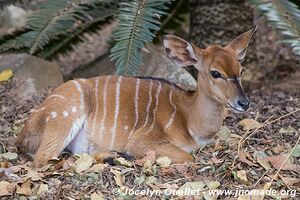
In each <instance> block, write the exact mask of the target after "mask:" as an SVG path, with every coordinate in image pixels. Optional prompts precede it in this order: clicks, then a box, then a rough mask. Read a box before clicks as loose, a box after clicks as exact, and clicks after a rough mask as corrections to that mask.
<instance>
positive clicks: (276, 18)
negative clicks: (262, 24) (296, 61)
mask: <svg viewBox="0 0 300 200" xmlns="http://www.w3.org/2000/svg"><path fill="white" fill-rule="evenodd" d="M251 1H252V2H253V3H254V4H255V5H256V6H257V8H258V9H259V10H260V11H262V13H263V14H264V15H265V16H266V17H267V19H268V21H269V22H271V23H272V24H273V25H274V26H276V27H277V28H278V29H279V30H280V31H281V33H282V34H283V35H285V36H286V37H287V39H285V40H283V41H282V42H283V43H286V44H289V45H291V47H292V48H293V51H294V53H295V54H296V55H298V56H300V10H299V8H298V6H297V5H295V4H294V3H292V2H289V1H287V0H272V1H264V0H251Z"/></svg>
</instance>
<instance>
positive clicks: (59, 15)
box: [0, 0, 115, 58]
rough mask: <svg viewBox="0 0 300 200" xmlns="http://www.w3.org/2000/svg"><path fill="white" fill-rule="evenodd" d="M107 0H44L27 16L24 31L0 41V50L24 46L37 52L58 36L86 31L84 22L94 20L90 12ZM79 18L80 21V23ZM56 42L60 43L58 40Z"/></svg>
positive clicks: (105, 16)
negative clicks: (38, 7)
mask: <svg viewBox="0 0 300 200" xmlns="http://www.w3.org/2000/svg"><path fill="white" fill-rule="evenodd" d="M107 3H111V0H103V1H101V0H51V1H48V2H47V3H43V4H42V5H41V7H40V10H39V11H38V12H35V13H34V14H32V15H30V16H29V17H28V20H27V23H26V25H27V26H26V28H27V31H25V33H24V34H22V35H19V36H17V37H15V38H13V39H11V40H8V41H5V42H3V43H2V44H1V45H0V51H1V52H5V51H9V50H18V49H27V50H28V52H29V53H31V54H37V52H38V51H40V50H43V48H44V47H45V46H46V45H48V44H49V43H50V42H51V43H52V41H55V40H56V39H58V38H60V37H63V36H66V35H67V36H69V37H71V38H73V39H74V38H75V37H76V38H78V37H79V36H80V35H81V33H83V32H84V31H86V29H85V28H86V27H90V26H87V25H86V24H85V23H88V24H93V23H92V22H91V21H94V18H93V17H91V15H90V14H92V13H95V12H94V11H95V10H96V9H98V8H99V7H101V6H102V7H103V8H104V9H105V8H106V7H105V4H107ZM98 4H100V5H101V6H99V5H98ZM114 9H115V7H114ZM107 11H109V12H110V15H109V16H112V15H113V12H112V10H111V9H108V10H107ZM96 17H97V22H100V21H101V20H104V19H106V18H107V17H108V14H107V12H103V14H102V13H100V14H99V12H98V16H96ZM78 22H80V24H79V25H78ZM81 30H84V31H81ZM73 33H75V34H73ZM72 36H73V37H72ZM71 38H67V40H68V41H72V40H71ZM0 42H1V41H0ZM63 44H65V43H63ZM67 44H69V43H67ZM57 45H59V46H61V45H60V44H58V43H57ZM50 46H51V45H50ZM59 46H56V47H53V46H51V50H50V52H49V54H50V56H52V55H53V53H55V52H56V51H57V50H58V49H59ZM43 53H44V57H46V58H47V57H50V56H49V55H47V53H45V52H43ZM45 54H46V55H45Z"/></svg>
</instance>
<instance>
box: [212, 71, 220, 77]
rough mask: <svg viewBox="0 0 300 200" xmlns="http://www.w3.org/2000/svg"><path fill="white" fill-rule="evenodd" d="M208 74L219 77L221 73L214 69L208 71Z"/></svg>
mask: <svg viewBox="0 0 300 200" xmlns="http://www.w3.org/2000/svg"><path fill="white" fill-rule="evenodd" d="M210 74H211V76H212V77H213V78H220V77H221V74H220V73H219V72H218V71H216V70H212V71H210Z"/></svg>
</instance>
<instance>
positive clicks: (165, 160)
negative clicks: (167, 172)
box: [156, 156, 172, 167]
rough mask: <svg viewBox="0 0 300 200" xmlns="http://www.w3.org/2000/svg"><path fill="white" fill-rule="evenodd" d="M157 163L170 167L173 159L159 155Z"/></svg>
mask: <svg viewBox="0 0 300 200" xmlns="http://www.w3.org/2000/svg"><path fill="white" fill-rule="evenodd" d="M156 162H157V164H159V165H160V166H161V167H168V166H170V164H171V163H172V161H171V159H170V158H169V157H166V156H164V157H159V158H158V159H157V160H156Z"/></svg>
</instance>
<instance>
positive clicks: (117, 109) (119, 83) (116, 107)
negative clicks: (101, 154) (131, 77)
mask: <svg viewBox="0 0 300 200" xmlns="http://www.w3.org/2000/svg"><path fill="white" fill-rule="evenodd" d="M121 81H122V76H119V78H118V81H117V87H116V101H115V115H114V125H113V127H112V128H111V132H112V136H111V141H110V149H111V150H112V149H113V147H114V144H115V139H116V138H115V137H116V129H117V122H118V117H119V109H120V108H119V107H120V86H121Z"/></svg>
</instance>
